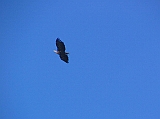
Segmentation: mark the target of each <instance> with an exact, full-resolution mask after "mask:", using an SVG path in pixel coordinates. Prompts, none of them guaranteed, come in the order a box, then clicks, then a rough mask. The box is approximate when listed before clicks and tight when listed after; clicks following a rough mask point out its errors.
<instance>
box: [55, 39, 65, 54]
mask: <svg viewBox="0 0 160 119" xmlns="http://www.w3.org/2000/svg"><path fill="white" fill-rule="evenodd" d="M56 46H57V51H61V52H65V50H66V48H65V45H64V43H63V42H62V41H61V40H60V39H59V38H57V39H56Z"/></svg>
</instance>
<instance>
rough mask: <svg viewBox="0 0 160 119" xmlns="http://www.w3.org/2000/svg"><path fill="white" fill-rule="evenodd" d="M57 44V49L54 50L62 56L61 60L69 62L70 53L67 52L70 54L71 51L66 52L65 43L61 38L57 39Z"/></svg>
mask: <svg viewBox="0 0 160 119" xmlns="http://www.w3.org/2000/svg"><path fill="white" fill-rule="evenodd" d="M56 46H57V51H56V50H54V52H55V53H56V54H58V55H59V56H60V58H61V60H63V61H64V62H66V63H68V55H67V54H69V53H67V52H65V50H66V48H65V45H64V43H63V42H62V41H61V40H60V39H59V38H57V39H56Z"/></svg>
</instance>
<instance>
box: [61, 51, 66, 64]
mask: <svg viewBox="0 0 160 119" xmlns="http://www.w3.org/2000/svg"><path fill="white" fill-rule="evenodd" d="M59 56H60V58H61V60H63V61H65V62H66V63H68V56H67V55H66V54H65V53H63V52H61V53H60V54H59Z"/></svg>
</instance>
